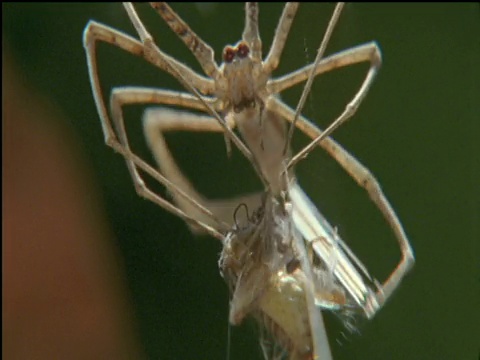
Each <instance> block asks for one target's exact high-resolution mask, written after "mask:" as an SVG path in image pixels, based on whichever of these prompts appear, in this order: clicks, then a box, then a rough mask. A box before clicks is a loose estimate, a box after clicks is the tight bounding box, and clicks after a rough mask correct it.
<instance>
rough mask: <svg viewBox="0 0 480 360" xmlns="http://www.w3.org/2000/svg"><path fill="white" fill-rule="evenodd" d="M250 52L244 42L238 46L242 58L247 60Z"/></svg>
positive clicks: (238, 52)
mask: <svg viewBox="0 0 480 360" xmlns="http://www.w3.org/2000/svg"><path fill="white" fill-rule="evenodd" d="M249 52H250V48H249V47H248V45H247V44H245V43H244V42H242V43H240V44H238V46H237V54H238V56H239V57H240V58H242V59H243V58H245V57H247V56H248V53H249Z"/></svg>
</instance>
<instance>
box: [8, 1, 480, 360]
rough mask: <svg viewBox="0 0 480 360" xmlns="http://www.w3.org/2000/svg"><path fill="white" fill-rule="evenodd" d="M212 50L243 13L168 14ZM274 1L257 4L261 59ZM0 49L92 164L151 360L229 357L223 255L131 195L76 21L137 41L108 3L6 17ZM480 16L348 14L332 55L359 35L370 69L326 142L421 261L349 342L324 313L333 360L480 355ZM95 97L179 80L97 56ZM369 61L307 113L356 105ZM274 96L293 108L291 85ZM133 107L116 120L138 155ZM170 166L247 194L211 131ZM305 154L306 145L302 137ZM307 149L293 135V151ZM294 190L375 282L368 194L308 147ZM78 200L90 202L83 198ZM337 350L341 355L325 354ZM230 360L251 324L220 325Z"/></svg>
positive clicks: (186, 139)
mask: <svg viewBox="0 0 480 360" xmlns="http://www.w3.org/2000/svg"><path fill="white" fill-rule="evenodd" d="M138 8H139V11H140V14H141V16H142V19H144V20H145V22H146V24H147V26H148V28H149V30H150V31H151V32H152V34H153V36H154V38H155V39H156V40H157V41H158V43H159V45H160V46H161V47H162V49H164V50H165V51H167V52H168V53H170V54H172V55H174V56H175V57H177V58H181V59H183V60H184V61H185V62H186V63H187V64H189V65H191V66H193V67H194V68H195V69H199V67H198V65H197V64H196V62H195V61H194V59H193V57H192V56H191V54H189V53H188V51H187V50H186V49H185V47H184V46H183V44H182V43H181V42H180V41H179V40H178V39H177V38H176V37H175V35H174V34H173V33H172V32H171V31H170V30H169V29H168V28H167V27H166V26H165V25H164V24H163V23H162V20H161V19H160V18H159V17H158V16H157V15H156V14H155V13H154V12H153V11H151V10H150V9H148V7H147V6H146V5H141V6H138ZM173 8H174V9H175V10H177V11H178V12H179V14H180V15H181V16H182V17H184V18H185V20H186V21H187V22H188V23H189V24H190V25H191V27H192V28H193V29H194V30H195V31H196V32H197V33H198V34H199V35H200V36H202V37H203V38H204V39H205V40H206V41H207V42H209V43H210V44H211V45H212V47H213V48H214V49H215V50H216V52H217V60H219V56H218V55H219V54H220V53H221V49H222V48H223V46H224V45H225V44H228V43H230V44H231V43H235V42H236V41H237V40H238V39H239V37H240V34H241V31H242V26H243V19H244V11H243V5H241V4H233V5H226V4H210V5H208V6H207V5H203V6H196V5H194V4H178V5H177V4H175V5H173ZM281 9H282V5H279V4H272V5H262V6H261V8H260V11H261V12H260V27H261V34H262V38H263V42H264V52H266V50H267V49H268V47H269V44H270V41H271V38H272V34H273V30H274V28H275V25H276V22H277V20H278V17H279V15H280V13H281ZM2 10H3V30H4V37H5V38H4V39H6V41H7V44H8V45H9V46H10V48H11V50H13V53H14V56H15V60H16V62H17V64H18V65H19V66H20V67H21V69H22V70H23V71H24V74H25V76H26V78H27V80H28V81H29V82H31V83H32V84H33V85H34V86H35V87H36V88H37V89H38V90H39V91H41V92H42V93H43V94H44V95H45V96H47V97H48V98H50V99H51V100H52V101H54V102H55V103H56V104H57V105H58V106H59V107H60V108H61V109H62V110H63V112H64V113H65V114H66V115H67V116H68V118H69V123H68V126H69V127H70V128H71V129H73V130H74V131H75V132H76V134H77V139H78V141H79V142H80V144H81V146H82V147H83V149H84V152H85V154H86V156H87V158H88V160H89V161H90V163H91V165H92V167H93V168H94V172H95V176H96V179H97V181H98V184H99V186H100V189H101V191H102V196H103V197H102V199H101V200H102V201H103V202H104V203H105V208H106V210H107V214H108V219H109V221H110V224H111V227H112V229H113V231H114V233H115V235H116V238H117V240H118V247H119V248H120V249H121V252H122V254H123V257H124V262H125V266H126V272H127V279H126V281H127V282H128V284H129V289H130V290H131V296H132V298H133V303H134V304H135V311H136V316H137V320H138V323H139V329H140V332H141V339H142V341H143V345H144V348H145V352H146V354H147V356H148V358H151V359H224V358H225V357H226V355H225V354H226V353H227V349H226V347H227V328H228V326H227V312H228V294H227V289H226V286H225V284H224V283H223V280H222V279H221V278H220V276H219V274H218V269H217V260H218V254H219V251H220V246H219V244H218V242H216V241H215V240H213V239H210V238H207V237H201V238H195V237H194V236H192V235H191V234H190V233H189V231H188V229H187V228H186V226H185V225H184V223H183V222H182V221H181V220H179V219H177V218H175V217H174V216H172V215H169V214H167V213H166V212H165V211H164V210H162V209H160V208H158V207H156V206H155V205H153V204H151V203H149V202H147V201H144V200H142V199H140V198H139V197H138V196H137V195H136V193H135V191H134V188H133V186H132V183H131V180H130V177H129V175H128V172H127V170H126V167H125V165H124V162H123V161H122V159H121V157H120V156H118V155H115V154H114V153H113V151H112V150H111V149H109V148H107V147H106V146H105V145H104V144H103V135H102V132H101V128H100V122H99V118H98V115H97V112H96V109H95V106H94V103H93V99H92V95H91V91H90V85H89V82H88V75H87V69H86V62H85V54H84V50H83V46H82V31H83V28H84V26H85V25H86V23H87V21H88V20H89V19H95V20H97V21H100V22H103V23H105V24H108V25H110V26H112V27H114V28H117V29H121V30H122V31H125V32H127V33H129V34H134V32H133V28H132V26H131V25H130V24H129V21H128V18H127V16H126V14H125V12H124V10H123V8H122V7H121V6H120V5H118V4H103V5H81V4H76V5H65V4H63V5H51V4H35V5H34V4H12V3H11V4H4V5H2ZM332 10H333V5H331V4H327V5H325V4H321V5H318V4H308V5H307V4H305V5H302V6H301V7H300V10H299V12H298V14H297V17H296V19H295V22H294V23H293V26H292V32H291V36H290V37H289V41H288V45H287V47H286V49H285V52H284V55H283V57H282V61H281V65H280V68H279V70H278V72H277V73H276V74H283V73H285V72H288V71H290V70H293V69H296V68H297V67H300V66H302V65H305V64H306V63H308V62H310V61H312V60H313V59H314V57H315V51H316V47H317V46H318V45H319V43H320V40H321V37H322V35H323V32H324V29H325V27H326V24H327V21H328V18H329V16H330V15H331V12H332ZM479 39H480V11H479V6H478V4H473V3H472V4H434V5H433V4H432V5H426V4H422V5H412V4H404V5H402V4H395V5H385V4H383V5H365V4H348V5H347V6H346V8H345V10H344V13H343V14H342V16H341V18H340V22H339V25H338V27H337V28H336V30H335V32H334V35H333V39H332V41H331V43H330V45H329V47H328V48H327V54H330V53H333V52H335V51H338V50H341V49H344V48H348V47H351V46H354V45H357V44H360V43H364V42H367V41H370V40H376V41H377V42H378V43H379V45H380V47H381V49H382V53H383V60H384V61H383V66H382V69H381V71H380V73H379V76H378V78H377V80H376V81H375V83H374V85H373V87H372V90H371V92H370V93H369V95H368V97H367V99H366V101H365V102H364V104H363V105H362V106H361V108H360V110H359V112H358V114H357V115H356V116H355V117H354V119H353V120H352V121H350V122H349V123H348V124H346V125H344V126H343V127H342V128H341V129H339V130H338V131H337V132H336V133H335V134H334V137H335V138H336V139H337V140H339V141H340V142H341V143H342V144H344V145H345V147H346V148H347V149H349V150H350V151H352V153H354V154H355V155H356V156H357V157H358V158H359V159H360V160H361V161H362V162H363V163H364V164H366V165H367V166H368V167H369V169H370V170H371V171H372V172H373V173H374V174H375V175H376V176H377V178H378V179H379V181H380V182H381V184H382V186H383V189H384V191H385V193H386V195H387V196H388V198H389V199H390V200H391V202H392V204H393V206H394V208H395V209H396V211H397V213H398V215H399V217H400V218H401V220H402V222H403V225H404V226H405V229H406V231H407V234H408V235H409V237H410V239H411V242H412V245H413V248H414V249H415V253H416V258H417V263H416V265H415V268H414V270H413V272H412V273H411V274H410V275H409V276H408V277H407V278H406V279H405V281H404V283H403V284H402V286H401V288H400V290H399V291H398V292H397V293H396V294H395V296H394V297H393V299H392V300H391V301H390V302H389V303H388V304H387V306H386V307H385V308H384V309H383V310H382V311H381V312H380V313H379V314H378V316H377V317H376V318H375V319H374V320H372V321H371V322H368V323H363V324H361V326H360V331H361V335H360V336H357V335H348V334H347V339H345V338H344V337H343V336H342V333H341V331H342V329H341V327H340V326H339V324H338V321H336V320H335V319H330V318H328V319H327V321H328V324H327V326H328V329H329V333H330V341H331V344H332V351H333V354H334V358H335V359H361V358H365V359H367V358H368V359H477V358H478V352H479V348H480V340H479V339H480V332H479V323H480V315H479V309H480V297H479V294H480V287H479V281H480V266H479V264H480V261H479V260H480V257H479V241H480V240H479V239H480V231H479V225H478V224H479V220H480V196H479V185H478V184H479V183H480V182H479V179H480V165H479V155H480V146H479V135H480V101H479V100H480V40H479ZM99 58H100V72H101V78H102V81H103V84H104V88H105V89H109V88H110V87H111V86H119V85H149V86H157V87H165V88H176V89H180V86H179V85H178V84H177V83H176V81H175V80H173V79H172V78H170V77H169V76H167V75H165V74H163V73H161V72H160V71H156V70H155V69H153V68H152V67H151V66H149V65H146V64H145V63H144V62H143V61H142V60H136V59H133V57H131V56H128V55H125V54H123V53H122V52H121V51H120V50H117V49H113V50H112V48H109V47H108V46H102V47H101V49H100V51H99ZM366 69H367V67H366V66H356V67H353V68H351V69H345V70H339V71H337V72H335V73H332V74H328V75H326V76H324V77H321V78H318V79H317V81H316V83H315V86H314V89H313V92H312V95H311V97H310V100H309V102H308V103H307V106H306V109H305V113H306V114H307V115H308V116H310V118H312V119H314V121H315V122H317V123H318V124H319V125H320V126H322V127H325V126H326V125H327V124H328V123H329V122H330V121H331V120H332V119H333V118H334V116H335V114H338V113H339V112H340V111H341V110H342V109H343V106H344V105H345V104H346V102H347V101H348V100H349V99H350V98H351V97H352V96H353V94H354V92H355V90H356V89H357V88H358V86H359V85H360V83H361V80H362V76H364V74H365V71H366ZM298 88H299V89H297V90H294V91H290V92H287V93H286V94H285V95H284V96H283V99H284V100H285V101H286V102H288V103H289V104H291V105H295V104H296V101H298V98H299V94H300V89H301V87H298ZM141 111H142V109H136V108H134V109H132V110H131V111H128V112H127V114H128V117H127V121H128V122H129V124H130V125H131V126H129V131H130V132H131V133H132V135H131V137H132V139H133V142H134V144H135V145H136V148H137V149H138V151H139V152H140V154H142V156H144V157H146V158H147V159H149V154H148V152H147V151H146V150H145V147H144V146H143V145H142V143H141V131H140V129H141V127H140V115H141ZM169 140H171V141H170V142H171V144H172V148H173V151H174V154H175V155H176V156H177V158H178V159H179V161H180V163H181V164H182V166H183V168H184V169H185V171H186V172H187V174H188V175H189V176H191V177H192V179H193V180H194V181H195V184H196V185H197V186H198V188H199V189H200V190H201V191H202V192H204V193H205V194H207V195H209V196H212V197H214V196H217V197H221V196H228V195H230V194H235V193H239V192H242V191H251V190H254V189H258V186H259V185H258V182H257V180H256V178H255V176H254V174H253V172H252V171H251V170H250V167H249V166H248V164H246V162H245V161H244V160H243V159H242V158H241V156H240V155H239V154H238V152H235V153H234V155H233V159H232V161H230V162H227V159H226V156H225V152H224V147H223V139H222V137H220V136H218V135H217V136H207V135H187V134H175V135H174V136H171V137H169ZM303 141H304V139H303ZM301 143H302V138H301V137H300V139H298V140H296V142H295V145H296V147H297V148H298V145H299V144H301ZM297 173H298V174H299V179H300V182H301V183H302V185H304V188H305V189H306V191H307V193H308V194H309V195H310V196H311V198H312V199H313V200H314V201H315V203H316V204H319V207H320V208H321V209H322V212H324V213H325V214H326V216H328V218H329V219H330V221H331V222H332V224H333V225H335V226H337V227H338V229H339V232H340V234H341V235H342V236H343V237H344V238H345V239H346V241H347V242H349V243H350V244H352V247H353V249H354V250H355V251H356V252H357V253H358V255H359V256H360V258H362V259H364V260H365V262H366V263H367V265H368V266H369V268H370V269H371V270H372V272H373V273H374V274H376V275H377V276H378V277H379V278H380V279H384V278H385V277H386V276H387V275H388V271H389V270H390V269H392V268H393V266H394V265H395V263H396V261H397V260H398V250H397V247H396V244H395V240H394V238H393V237H392V235H391V233H390V232H389V229H388V227H387V226H386V225H385V224H384V222H383V221H382V219H381V217H380V216H379V215H378V213H377V212H376V210H375V208H374V207H373V206H372V205H371V204H370V202H369V201H368V197H367V196H366V195H365V194H364V192H363V191H362V190H360V189H358V188H357V187H356V186H355V185H354V184H353V182H352V181H351V180H350V179H349V178H348V176H347V175H345V174H344V173H343V172H342V171H341V170H340V169H339V168H338V166H336V165H335V164H334V163H333V162H332V161H330V160H328V159H327V157H325V156H323V155H322V153H321V151H318V154H314V155H312V156H311V157H310V158H309V159H308V160H307V161H305V162H304V163H303V164H301V165H300V166H299V169H298V171H297ZM86 196H89V195H88V194H86ZM336 340H338V341H340V342H341V344H338V342H337V341H336ZM230 358H232V359H247V358H248V359H250V358H256V359H260V358H261V355H260V351H259V348H258V345H257V339H256V335H255V332H254V330H253V326H252V324H250V325H248V324H247V325H246V326H243V327H242V328H241V329H240V330H238V329H236V328H234V329H232V338H231V353H230Z"/></svg>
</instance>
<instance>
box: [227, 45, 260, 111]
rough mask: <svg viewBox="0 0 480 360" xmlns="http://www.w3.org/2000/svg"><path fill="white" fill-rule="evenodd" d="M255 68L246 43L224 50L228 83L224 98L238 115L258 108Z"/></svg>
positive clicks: (257, 86)
mask: <svg viewBox="0 0 480 360" xmlns="http://www.w3.org/2000/svg"><path fill="white" fill-rule="evenodd" d="M254 67H255V64H254V62H253V60H252V58H251V56H250V46H249V45H248V44H247V43H246V42H245V41H240V42H239V43H238V44H237V45H235V46H230V45H228V46H226V47H225V48H224V49H223V65H222V72H223V76H224V79H225V80H226V82H227V83H228V86H226V89H227V91H226V93H225V94H224V96H225V98H226V100H227V102H228V103H229V104H231V106H232V107H233V110H234V111H235V112H237V113H238V112H241V111H243V109H245V108H252V107H255V106H256V102H257V100H258V96H257V92H258V89H259V84H258V76H255V73H254Z"/></svg>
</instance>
